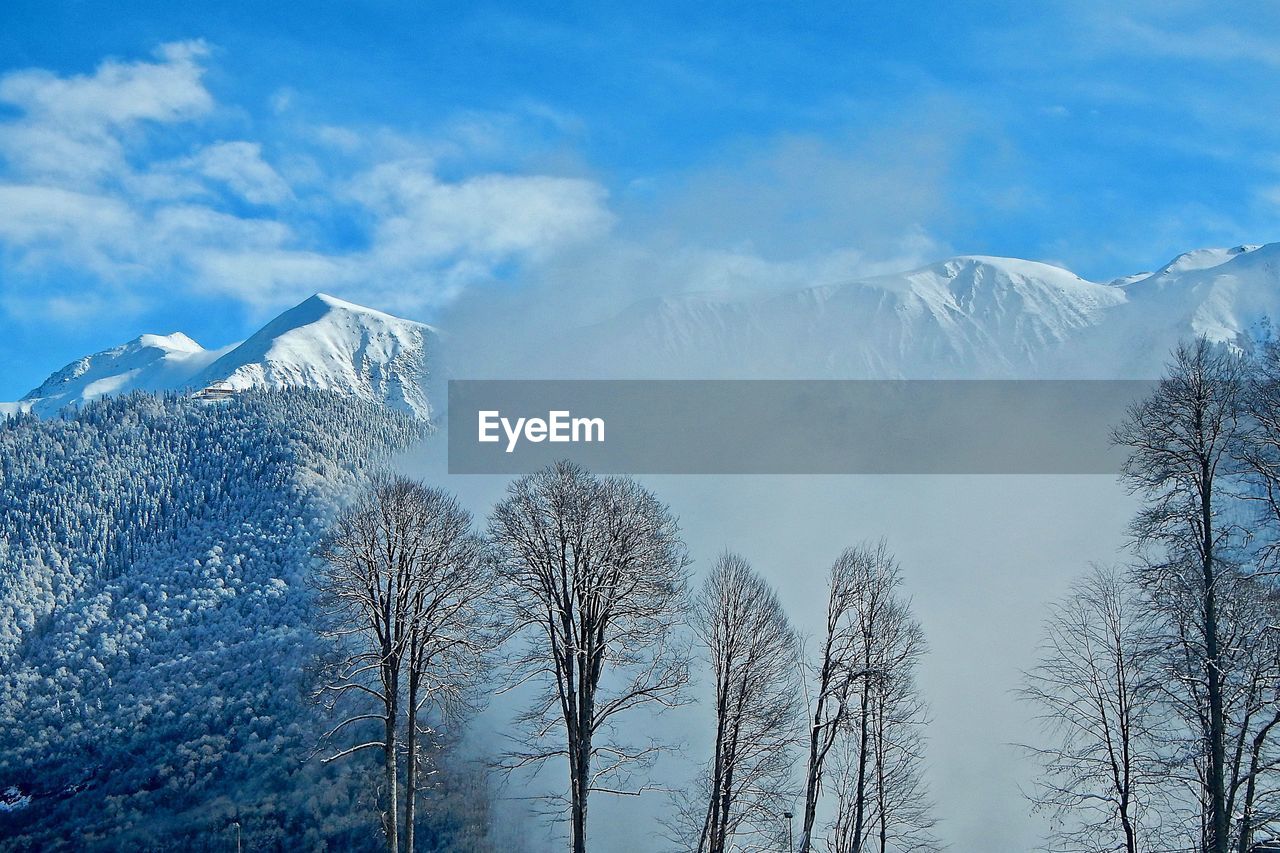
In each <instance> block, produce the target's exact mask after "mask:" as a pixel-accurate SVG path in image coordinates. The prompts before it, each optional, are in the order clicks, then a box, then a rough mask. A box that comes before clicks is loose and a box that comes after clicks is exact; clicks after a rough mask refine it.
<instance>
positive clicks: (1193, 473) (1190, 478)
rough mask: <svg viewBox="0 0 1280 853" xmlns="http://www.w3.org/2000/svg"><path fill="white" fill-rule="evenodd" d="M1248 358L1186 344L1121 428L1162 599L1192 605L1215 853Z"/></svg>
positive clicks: (1140, 530) (1223, 839)
mask: <svg viewBox="0 0 1280 853" xmlns="http://www.w3.org/2000/svg"><path fill="white" fill-rule="evenodd" d="M1243 390H1244V376H1243V371H1242V367H1241V363H1240V360H1239V359H1238V358H1237V357H1236V356H1234V355H1232V354H1230V353H1227V352H1225V351H1222V350H1220V349H1218V348H1215V347H1214V346H1213V345H1211V344H1209V343H1208V342H1207V341H1205V340H1203V339H1202V340H1199V341H1197V342H1195V343H1193V344H1185V345H1181V346H1179V347H1178V348H1177V350H1176V351H1175V352H1174V357H1173V362H1172V363H1171V364H1170V365H1169V369H1168V373H1167V375H1166V376H1165V378H1164V379H1162V380H1161V381H1160V384H1159V387H1158V388H1157V389H1156V391H1155V392H1154V393H1153V394H1152V395H1151V396H1150V397H1149V398H1148V399H1146V400H1144V401H1142V402H1140V403H1138V404H1136V405H1134V406H1133V407H1131V408H1130V410H1129V412H1128V416H1127V418H1126V420H1125V422H1124V423H1123V424H1122V425H1121V426H1120V427H1119V428H1118V429H1117V430H1116V431H1115V435H1114V439H1115V441H1116V443H1117V444H1119V445H1121V446H1123V447H1126V448H1128V449H1129V452H1130V453H1129V458H1128V460H1127V461H1126V463H1125V465H1124V468H1123V472H1122V478H1123V480H1124V482H1125V483H1126V484H1127V485H1128V486H1129V488H1130V490H1131V491H1132V492H1134V493H1137V494H1140V495H1141V496H1142V497H1143V499H1144V500H1145V505H1144V506H1143V508H1142V509H1141V511H1140V512H1139V514H1138V516H1137V518H1136V519H1135V520H1134V522H1133V525H1132V530H1133V534H1134V538H1135V540H1136V542H1137V543H1138V545H1139V546H1140V547H1141V549H1142V551H1141V553H1142V554H1143V556H1144V557H1145V558H1146V562H1145V564H1144V567H1143V570H1142V574H1143V576H1144V578H1145V583H1146V585H1147V587H1148V589H1150V590H1152V591H1153V595H1154V596H1155V598H1156V600H1157V601H1165V600H1177V601H1180V602H1182V605H1183V615H1187V614H1193V616H1194V618H1193V619H1191V620H1190V621H1188V622H1187V623H1186V624H1187V627H1188V629H1189V634H1188V635H1187V639H1188V641H1189V644H1188V645H1187V646H1186V647H1185V650H1186V651H1187V652H1188V654H1189V659H1188V660H1187V664H1188V666H1187V668H1186V669H1185V671H1184V676H1185V677H1186V678H1187V679H1190V680H1192V681H1194V682H1196V684H1197V685H1203V694H1204V707H1205V711H1206V713H1205V714H1204V717H1205V720H1204V730H1203V745H1204V751H1203V755H1204V768H1205V772H1204V785H1205V800H1206V803H1205V805H1206V821H1205V824H1206V833H1207V838H1206V841H1207V844H1206V849H1207V850H1208V851H1210V853H1227V851H1228V849H1229V847H1230V826H1231V814H1230V812H1229V811H1228V803H1227V786H1228V779H1227V717H1226V708H1225V702H1224V669H1223V660H1222V655H1223V648H1222V643H1221V637H1220V635H1219V619H1220V614H1219V594H1220V590H1219V578H1220V577H1222V576H1223V574H1224V572H1226V571H1227V569H1228V567H1229V559H1228V558H1229V555H1230V553H1231V550H1232V546H1233V542H1234V540H1235V539H1237V538H1238V534H1239V533H1240V529H1239V527H1238V525H1236V524H1235V523H1234V521H1233V516H1232V514H1231V511H1230V503H1231V497H1232V476H1233V474H1234V473H1235V468H1236V465H1235V456H1234V454H1235V451H1236V448H1237V447H1238V444H1239V441H1240V438H1241V436H1242V433H1243V431H1244V429H1245V425H1244V417H1243V411H1242V397H1243Z"/></svg>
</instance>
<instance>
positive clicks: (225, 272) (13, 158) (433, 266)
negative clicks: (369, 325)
mask: <svg viewBox="0 0 1280 853" xmlns="http://www.w3.org/2000/svg"><path fill="white" fill-rule="evenodd" d="M208 56H209V50H208V48H207V47H206V46H205V45H204V44H203V43H200V42H187V43H179V44H172V45H166V46H163V47H161V48H160V49H159V50H158V51H157V57H156V59H155V60H154V61H144V62H121V61H116V60H108V61H106V62H103V63H102V64H101V65H100V66H99V67H98V68H97V69H96V70H95V71H94V72H93V73H92V74H87V75H79V76H70V77H60V76H57V75H55V74H53V73H51V72H49V71H45V70H41V69H30V70H23V71H17V72H12V73H9V74H7V75H4V76H3V77H0V101H3V102H5V103H7V104H9V105H11V106H14V107H16V108H17V109H18V110H19V111H20V114H19V115H18V116H17V117H16V118H14V119H11V120H8V121H2V122H0V157H3V164H4V167H3V169H2V170H0V206H2V207H3V209H4V210H5V216H4V217H3V218H2V219H0V243H2V244H3V246H4V247H5V248H7V249H8V251H7V252H6V253H5V257H6V258H7V259H8V262H9V263H10V264H12V265H13V269H14V270H19V271H22V270H25V271H27V272H31V271H35V270H41V271H44V272H48V271H49V270H56V269H57V268H59V266H63V267H74V268H75V271H76V272H80V273H83V272H90V273H92V274H93V275H96V276H97V277H98V278H99V281H100V283H101V285H102V286H103V287H106V288H111V287H114V288H117V289H119V290H120V291H121V292H122V294H123V293H124V292H127V293H128V295H129V296H130V297H132V298H133V299H132V301H131V304H137V301H138V300H139V299H141V300H142V301H143V302H145V301H146V299H147V297H148V296H152V297H154V298H155V299H163V298H169V297H171V296H172V295H173V288H174V286H175V285H176V286H178V287H186V288H190V289H192V290H195V291H200V292H205V293H222V294H227V295H231V296H233V297H235V298H237V299H239V300H241V301H243V302H245V303H246V304H249V305H252V306H256V307H259V308H260V309H262V310H263V311H267V310H274V309H278V308H280V307H282V306H283V305H285V304H287V303H289V302H290V301H294V300H297V299H299V298H302V297H304V296H306V295H308V294H309V293H310V292H313V291H316V290H323V289H329V290H338V291H340V292H342V293H344V294H346V295H348V296H351V297H352V298H356V299H367V300H368V301H371V302H374V303H376V304H380V305H383V306H385V307H389V308H390V307H393V306H394V307H398V308H401V309H404V310H408V311H412V312H415V313H422V312H424V311H426V310H428V309H430V308H432V307H436V306H439V305H441V304H444V303H446V302H448V301H449V300H451V299H453V298H456V296H457V295H458V294H459V293H461V292H462V291H463V290H465V288H466V287H468V286H469V285H471V284H473V283H475V282H478V281H487V280H491V279H492V278H493V277H494V276H496V275H498V274H499V271H500V270H505V269H508V268H510V267H511V266H512V265H516V266H519V265H521V264H528V263H537V262H540V261H542V260H543V259H545V258H547V257H549V256H551V255H552V254H554V253H555V252H556V251H558V250H560V249H561V248H562V247H565V246H568V245H572V244H574V243H575V242H579V241H581V240H584V239H592V238H595V237H598V236H599V235H601V234H603V233H605V232H607V231H608V229H609V228H610V227H611V225H612V222H613V218H612V215H611V214H610V213H609V212H608V209H607V205H606V193H605V190H604V188H603V187H601V186H600V185H599V184H597V183H595V182H593V181H590V180H585V179H582V178H574V177H559V176H554V175H510V174H493V173H491V174H475V175H470V176H464V177H460V178H457V179H452V180H445V179H443V178H441V177H440V176H439V175H438V174H436V172H435V170H434V159H433V154H434V153H438V152H440V151H457V150H460V148H459V141H458V138H460V137H466V136H467V134H460V133H459V131H458V130H457V128H453V129H452V130H450V133H451V134H453V136H454V137H455V138H451V139H449V140H448V141H446V142H432V141H417V140H413V139H409V138H406V137H403V136H401V135H399V134H397V133H395V132H393V131H389V130H385V129H375V130H373V131H371V132H362V131H357V130H355V129H351V128H343V127H321V128H312V127H303V128H301V129H300V130H299V131H298V138H295V139H292V140H287V141H286V145H285V146H284V147H285V148H288V147H289V146H290V145H291V146H292V147H293V150H292V151H291V152H287V153H286V154H285V156H284V158H283V162H284V164H285V166H286V168H284V169H281V168H279V167H278V165H277V164H275V163H272V162H270V160H269V158H268V157H267V156H266V154H265V153H264V151H265V149H264V145H263V143H262V141H260V140H254V139H243V138H241V139H221V140H217V141H213V142H204V143H196V144H193V145H192V146H191V148H190V149H189V150H188V151H187V152H186V153H185V154H181V155H179V156H176V157H174V156H172V155H169V156H166V157H164V158H158V157H156V156H154V155H153V154H152V153H151V152H152V151H153V150H156V149H160V150H171V149H172V148H173V147H174V143H175V141H179V142H180V141H181V140H183V139H186V138H188V137H189V136H191V135H192V133H191V131H193V130H195V131H199V132H198V133H197V134H196V135H203V136H208V135H211V133H212V132H215V131H216V127H214V128H206V127H202V126H199V125H196V124H194V122H197V121H203V120H211V119H212V117H214V116H216V114H217V112H218V110H217V107H218V105H217V103H216V102H215V99H214V97H213V95H212V93H211V92H210V91H209V90H208V89H207V88H206V87H205V85H204V82H203V78H204V73H205V68H204V63H205V62H206V61H207V59H208ZM281 91H282V92H283V91H285V90H281ZM287 101H288V97H287V96H284V100H281V99H277V102H278V103H277V104H276V107H277V108H278V109H284V108H287V107H288V103H287ZM166 128H173V129H174V130H176V131H177V132H170V131H169V130H167V129H166ZM474 133H479V131H474ZM155 142H159V143H162V144H160V145H154V146H153V144H152V143H155ZM317 142H318V143H319V144H320V145H321V146H323V147H321V148H319V149H316V148H314V144H315V143H317ZM277 147H278V146H277ZM309 147H310V148H309ZM286 175H288V176H289V179H286V177H285V176H286ZM291 180H294V181H298V180H300V181H301V183H294V184H291ZM245 204H247V205H250V206H251V209H252V210H253V213H252V214H249V213H247V212H246V208H245V206H244V205H245ZM335 220H336V221H338V222H340V223H341V224H340V225H339V226H338V228H339V230H340V231H342V232H343V233H344V236H343V237H342V238H341V239H338V240H334V239H332V238H330V237H327V236H326V228H327V227H330V226H331V225H332V223H333V222H334V221H335ZM49 278H50V277H49V276H47V275H45V276H43V277H42V278H41V282H42V284H43V285H45V286H47V282H48V281H49ZM73 278H77V279H78V278H82V276H74V277H73ZM22 280H23V279H22V277H21V276H11V277H8V280H7V281H6V282H5V283H4V284H0V290H3V291H4V292H3V294H2V295H3V297H4V302H5V304H9V305H14V304H18V303H21V304H23V305H27V306H28V307H29V306H30V305H31V304H32V300H33V299H38V298H43V299H45V301H46V303H47V304H48V306H49V307H50V309H51V310H54V309H58V306H59V305H61V304H63V302H64V301H65V300H66V298H67V294H66V293H60V292H59V293H53V292H49V293H46V294H44V296H43V297H36V296H35V295H34V294H27V293H19V292H15V291H17V290H18V289H20V288H22V287H23V285H22ZM32 280H34V279H32ZM58 310H60V311H61V309H58ZM62 313H65V312H62Z"/></svg>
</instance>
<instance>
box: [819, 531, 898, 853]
mask: <svg viewBox="0 0 1280 853" xmlns="http://www.w3.org/2000/svg"><path fill="white" fill-rule="evenodd" d="M898 582H899V575H898V569H897V563H896V561H895V560H894V558H893V556H892V555H891V554H890V553H889V550H888V547H887V546H886V545H885V543H884V542H879V543H876V544H871V545H862V546H859V547H855V548H849V549H847V550H845V551H844V553H842V554H841V555H840V557H839V558H837V559H836V561H835V563H833V564H832V566H831V575H830V582H829V587H828V595H827V618H826V625H825V630H824V633H823V638H822V645H821V648H820V651H819V654H820V658H819V659H818V661H817V666H816V669H815V672H814V675H813V683H812V684H811V685H810V686H809V712H810V722H809V731H808V747H809V750H808V752H809V756H808V762H807V766H806V771H805V779H804V812H803V813H802V815H801V823H800V838H799V850H800V852H801V853H809V851H810V850H811V849H812V848H813V846H814V845H815V843H816V838H815V824H816V822H817V813H818V801H819V799H820V797H821V795H822V786H823V777H824V773H825V772H826V766H827V760H828V758H829V757H830V755H831V754H832V750H833V748H835V747H836V745H837V743H839V742H840V740H841V737H842V735H843V734H845V733H846V732H847V726H848V725H849V724H850V721H851V720H854V719H856V720H857V721H858V735H857V737H858V740H859V749H858V751H857V754H858V755H859V759H858V761H857V766H856V768H855V769H854V770H853V777H852V778H853V779H854V780H855V781H854V786H855V790H854V792H853V794H852V797H851V800H850V802H851V803H852V812H851V813H850V815H849V816H848V818H847V819H848V820H851V821H852V828H851V829H850V830H849V837H852V838H861V837H863V835H864V833H865V829H866V827H867V825H868V819H869V817H870V812H869V810H868V803H869V802H870V799H871V792H872V788H871V787H870V785H871V775H870V773H869V771H870V769H871V763H870V757H871V754H872V753H871V749H872V728H871V724H872V717H871V716H870V711H871V705H872V703H873V702H874V701H875V700H874V695H875V694H874V691H873V690H872V689H871V687H870V685H871V684H872V683H873V682H875V681H877V680H883V679H888V678H889V677H890V674H889V673H888V672H887V671H886V669H885V666H886V665H887V663H888V660H887V659H885V658H884V656H883V654H882V650H883V645H882V643H883V640H884V638H883V637H879V638H877V639H876V640H875V641H874V643H873V645H874V647H875V648H874V651H873V653H871V654H868V649H867V630H866V626H867V625H868V624H869V623H871V622H875V621H876V620H877V619H879V618H882V616H883V612H884V610H883V609H887V608H890V607H892V606H894V602H895V601H896V599H895V597H894V595H893V590H894V588H896V586H897V584H898ZM916 656H917V655H915V654H913V655H909V656H908V660H910V661H912V663H911V666H914V660H915V657H916ZM864 713H865V714H866V716H865V717H864V716H863V715H864ZM864 719H865V722H866V727H867V730H866V734H865V742H864V741H863V732H862V726H863V722H862V721H863V720H864ZM842 832H843V829H842Z"/></svg>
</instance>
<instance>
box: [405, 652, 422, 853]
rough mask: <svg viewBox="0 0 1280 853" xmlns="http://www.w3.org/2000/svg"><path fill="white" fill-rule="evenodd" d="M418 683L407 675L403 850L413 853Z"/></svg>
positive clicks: (415, 812)
mask: <svg viewBox="0 0 1280 853" xmlns="http://www.w3.org/2000/svg"><path fill="white" fill-rule="evenodd" d="M418 681H419V675H418V674H417V673H416V672H410V673H409V695H408V701H409V707H408V713H407V714H406V716H407V717H408V721H409V728H408V729H407V730H406V732H405V748H406V749H407V750H408V752H407V754H406V756H405V763H404V850H405V853H413V823H414V821H415V820H416V816H417V799H418V797H417V794H418V713H417V707H418Z"/></svg>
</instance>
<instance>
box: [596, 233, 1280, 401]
mask: <svg viewBox="0 0 1280 853" xmlns="http://www.w3.org/2000/svg"><path fill="white" fill-rule="evenodd" d="M1274 316H1280V244H1270V245H1266V246H1241V247H1237V248H1234V249H1202V250H1198V251H1194V252H1188V253H1186V254H1184V255H1180V256H1179V257H1178V258H1175V259H1174V260H1173V261H1171V262H1170V263H1168V264H1166V265H1165V266H1164V267H1161V268H1160V269H1159V270H1157V271H1156V272H1154V273H1141V274H1138V275H1132V276H1126V277H1124V278H1121V279H1117V280H1115V281H1112V282H1107V283H1101V282H1091V281H1087V280H1085V279H1083V278H1081V277H1079V276H1077V275H1075V274H1074V273H1072V272H1070V271H1068V270H1065V269H1062V268H1060V267H1055V266H1051V265H1049V264H1044V263H1038V262H1033V261H1024V260H1017V259H1012V258H995V257H981V256H968V257H958V258H951V259H949V260H946V261H941V262H939V263H936V264H931V265H929V266H926V267H923V268H921V269H917V270H913V271H910V272H906V273H899V274H894V275H885V276H879V277H876V278H870V279H864V280H860V281H853V282H849V283H847V284H841V285H832V286H823V287H813V288H806V289H802V290H797V291H792V292H786V293H780V294H770V295H766V296H757V297H752V298H746V299H733V298H714V297H706V296H682V297H667V298H662V299H653V300H648V301H646V302H642V303H639V304H637V305H635V306H633V307H632V308H631V309H630V310H628V311H626V312H624V313H623V314H621V315H619V316H617V317H615V318H613V319H611V320H609V321H607V322H605V323H602V324H600V325H598V326H596V327H593V328H592V329H590V330H588V333H587V334H586V335H585V337H586V344H585V345H586V347H587V349H588V351H589V352H591V354H592V356H593V358H591V359H583V358H581V357H579V359H578V363H579V364H588V363H590V364H595V363H602V364H603V365H604V367H603V368H602V370H603V371H604V372H608V373H610V374H612V375H624V376H652V377H664V376H699V377H749V378H793V377H806V378H978V377H1082V378H1147V377H1151V376H1156V375H1158V374H1159V373H1160V370H1161V367H1162V365H1163V363H1164V361H1165V360H1166V358H1167V357H1168V354H1169V351H1170V349H1171V348H1172V347H1173V346H1174V345H1175V343H1176V342H1177V341H1178V340H1179V339H1182V338H1187V337H1192V336H1200V335H1205V336H1208V337H1209V338H1210V339H1211V340H1214V341H1221V342H1226V343H1229V344H1232V345H1235V346H1239V347H1241V348H1247V347H1248V346H1250V345H1251V341H1252V340H1254V339H1255V338H1256V337H1257V336H1258V335H1260V334H1265V333H1266V329H1267V327H1268V324H1269V322H1270V319H1271V318H1272V317H1274ZM597 356H598V358H597Z"/></svg>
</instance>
